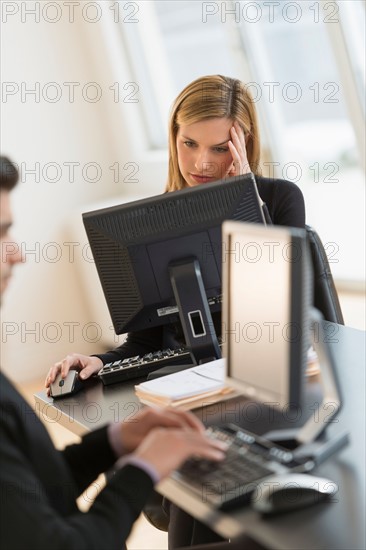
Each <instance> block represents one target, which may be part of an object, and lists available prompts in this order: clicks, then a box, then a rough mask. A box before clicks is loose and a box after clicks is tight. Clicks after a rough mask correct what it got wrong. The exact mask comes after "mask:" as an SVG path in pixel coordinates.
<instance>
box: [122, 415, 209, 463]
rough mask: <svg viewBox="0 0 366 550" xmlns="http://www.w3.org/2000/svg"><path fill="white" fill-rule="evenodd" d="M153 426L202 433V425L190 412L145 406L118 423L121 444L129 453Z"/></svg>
mask: <svg viewBox="0 0 366 550" xmlns="http://www.w3.org/2000/svg"><path fill="white" fill-rule="evenodd" d="M154 428H177V429H181V430H186V431H190V432H196V433H198V434H203V433H204V430H205V428H204V425H203V424H202V423H201V422H200V421H199V420H198V418H197V417H196V416H194V415H193V414H192V413H189V412H185V411H178V410H176V409H173V408H166V409H153V408H149V407H146V408H144V409H143V410H141V411H140V412H139V413H137V414H136V415H134V416H131V417H130V418H129V420H128V421H127V422H126V421H125V422H122V423H121V424H120V429H121V439H122V445H123V449H124V451H125V452H127V453H129V452H131V451H134V450H135V449H136V447H138V446H139V445H140V444H141V442H142V441H143V439H144V438H145V437H146V436H147V435H148V434H149V433H150V432H151V430H153V429H154Z"/></svg>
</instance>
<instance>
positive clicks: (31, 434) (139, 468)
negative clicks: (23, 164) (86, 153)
mask: <svg viewBox="0 0 366 550" xmlns="http://www.w3.org/2000/svg"><path fill="white" fill-rule="evenodd" d="M17 180H18V173H17V170H16V168H15V166H14V165H13V164H12V163H11V162H10V161H9V160H8V159H7V158H5V157H0V232H1V234H0V239H1V257H0V261H1V275H0V278H1V279H0V283H1V295H3V293H4V291H5V289H6V287H7V285H8V283H9V280H10V277H11V274H12V269H13V267H14V266H15V265H16V264H17V263H19V262H21V261H22V257H21V254H20V252H19V248H18V247H17V246H16V245H15V243H13V241H11V238H10V236H9V229H10V227H11V224H12V216H11V208H10V192H11V190H12V189H13V187H14V186H15V185H16V183H17ZM0 397H1V399H0V410H1V416H0V438H1V439H0V461H1V464H0V499H1V502H0V506H1V507H0V516H1V522H0V542H1V543H2V544H1V547H3V548H6V549H7V550H12V549H19V550H25V549H27V550H42V549H47V550H48V549H49V548H52V549H53V550H57V549H60V550H65V549H68V550H71V549H78V550H81V549H83V548H85V549H87V550H92V549H93V548H94V549H96V550H102V549H103V550H107V549H111V550H116V549H118V548H121V547H123V544H124V541H125V540H126V538H127V537H128V534H129V532H130V530H131V526H132V524H133V522H134V521H135V519H136V518H137V517H138V515H139V514H140V512H141V510H142V508H143V506H144V505H145V503H146V501H147V500H148V497H149V496H150V494H151V492H152V490H153V486H154V484H155V483H156V482H157V481H159V480H160V479H162V478H163V477H165V476H167V475H169V473H170V472H171V471H172V470H173V469H175V468H177V467H178V466H179V465H180V464H181V463H182V462H183V461H184V460H186V459H187V458H188V457H189V456H191V455H193V454H195V455H198V456H202V457H204V458H209V459H213V460H220V459H222V458H223V456H224V452H223V451H224V445H223V444H220V443H218V442H213V441H209V440H208V439H207V438H206V437H205V435H204V428H203V426H202V424H201V423H200V422H199V421H198V420H197V419H196V418H195V417H194V416H193V415H191V414H190V413H183V412H178V411H172V410H165V411H164V412H163V411H158V410H152V409H147V408H146V409H144V410H142V411H141V412H140V413H138V415H136V417H135V422H126V423H121V424H111V425H109V426H105V427H103V428H100V429H98V430H95V431H93V432H91V433H89V434H87V435H86V436H84V437H83V438H82V439H81V442H80V443H79V444H76V445H70V446H68V447H66V448H65V449H64V450H63V451H58V450H56V448H55V447H54V445H53V443H52V441H51V439H50V437H49V435H48V433H47V431H46V429H45V427H44V426H43V424H42V423H41V422H40V420H39V419H38V417H37V416H36V415H35V413H34V411H33V410H32V408H31V407H30V406H29V405H28V404H27V403H26V402H25V401H24V399H23V398H22V397H21V395H20V394H19V393H18V392H17V390H16V389H15V387H14V386H13V385H12V383H11V382H10V381H9V380H8V378H7V377H6V376H5V375H4V374H2V373H1V374H0ZM112 467H113V468H114V469H115V470H116V471H115V474H114V475H113V477H111V479H110V480H109V481H108V483H107V484H106V486H105V488H104V489H103V490H102V491H101V492H100V494H99V495H98V496H97V498H96V499H95V502H94V503H93V505H92V506H91V508H90V510H89V511H88V512H87V513H82V512H80V511H79V509H78V507H77V504H76V499H77V497H78V496H79V495H80V494H81V493H82V492H83V490H85V489H86V488H87V487H88V486H89V485H90V484H91V483H92V482H93V481H94V480H95V479H96V477H97V476H98V475H99V474H100V473H102V472H105V471H106V470H108V469H110V468H112Z"/></svg>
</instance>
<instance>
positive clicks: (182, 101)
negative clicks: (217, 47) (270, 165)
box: [166, 75, 260, 191]
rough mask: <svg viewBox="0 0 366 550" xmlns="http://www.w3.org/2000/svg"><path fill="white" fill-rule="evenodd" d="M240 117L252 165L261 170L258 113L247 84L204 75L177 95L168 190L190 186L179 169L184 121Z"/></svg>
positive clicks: (253, 168)
mask: <svg viewBox="0 0 366 550" xmlns="http://www.w3.org/2000/svg"><path fill="white" fill-rule="evenodd" d="M222 117H224V118H230V119H232V120H233V121H234V120H237V121H238V122H239V124H240V125H241V127H242V128H243V130H244V134H245V136H248V140H247V144H246V149H247V156H248V162H249V166H250V169H251V171H252V172H254V173H257V170H258V167H259V157H260V144H259V129H258V121H257V114H256V110H255V107H254V103H253V100H252V97H251V95H250V94H249V92H248V90H247V89H246V87H245V85H244V84H243V83H242V82H241V81H240V80H237V79H235V78H229V77H226V76H221V75H212V76H203V77H201V78H198V79H197V80H194V81H193V82H191V84H188V86H186V87H185V88H184V90H182V91H181V93H180V94H179V95H178V97H177V98H176V100H175V102H174V104H173V106H172V110H171V114H170V120H169V169H168V183H167V186H166V191H176V190H178V189H183V187H186V185H187V184H186V182H185V180H184V179H183V176H182V174H181V172H180V170H179V166H178V153H177V133H178V129H179V126H181V125H182V124H184V125H186V124H193V123H195V122H200V121H202V120H207V119H209V118H222Z"/></svg>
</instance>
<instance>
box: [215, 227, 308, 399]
mask: <svg viewBox="0 0 366 550" xmlns="http://www.w3.org/2000/svg"><path fill="white" fill-rule="evenodd" d="M223 240H224V248H223V257H222V260H223V286H224V304H223V329H222V337H223V340H224V354H225V356H226V358H227V363H228V379H229V384H231V385H233V386H235V387H236V388H237V389H239V390H240V391H241V392H242V393H243V394H245V395H246V396H247V397H249V398H252V399H253V400H255V401H258V402H260V403H265V404H267V405H268V406H271V407H277V408H284V407H296V406H299V405H300V404H301V397H302V389H303V377H304V372H305V367H306V361H307V350H308V347H309V341H310V340H309V337H310V333H309V330H310V321H309V313H310V305H311V283H312V273H311V266H310V259H309V252H308V245H307V240H306V232H305V230H301V229H296V228H290V227H274V226H268V227H264V226H260V225H253V224H246V223H238V222H225V223H224V225H223Z"/></svg>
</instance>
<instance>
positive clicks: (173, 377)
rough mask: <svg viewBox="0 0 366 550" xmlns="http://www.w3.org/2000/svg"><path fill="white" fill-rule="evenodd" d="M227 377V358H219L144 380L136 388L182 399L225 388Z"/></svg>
mask: <svg viewBox="0 0 366 550" xmlns="http://www.w3.org/2000/svg"><path fill="white" fill-rule="evenodd" d="M225 377H226V362H225V359H217V360H216V361H210V362H209V363H205V364H203V365H199V366H198V367H192V368H191V369H186V370H183V371H181V372H176V373H175V374H168V375H167V376H162V377H161V378H157V379H156V380H149V381H148V382H143V383H142V384H139V385H138V386H135V389H136V390H137V391H139V390H141V391H143V392H145V393H150V394H154V395H159V396H161V397H167V398H170V399H182V398H184V397H189V396H191V395H197V394H199V393H204V392H209V391H213V390H216V389H220V388H223V387H224V386H225Z"/></svg>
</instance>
